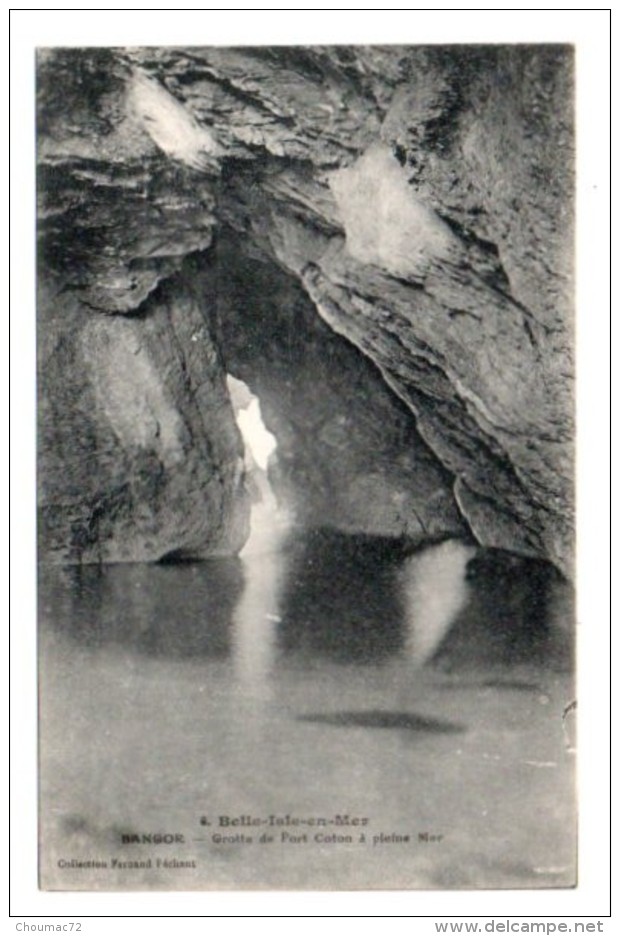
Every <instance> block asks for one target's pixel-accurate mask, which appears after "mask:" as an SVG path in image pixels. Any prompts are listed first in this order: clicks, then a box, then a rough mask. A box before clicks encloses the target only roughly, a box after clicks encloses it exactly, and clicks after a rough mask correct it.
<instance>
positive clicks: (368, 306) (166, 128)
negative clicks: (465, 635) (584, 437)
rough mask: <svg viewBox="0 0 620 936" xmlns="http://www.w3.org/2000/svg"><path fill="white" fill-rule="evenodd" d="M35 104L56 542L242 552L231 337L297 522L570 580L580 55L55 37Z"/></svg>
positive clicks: (121, 549)
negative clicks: (468, 535)
mask: <svg viewBox="0 0 620 936" xmlns="http://www.w3.org/2000/svg"><path fill="white" fill-rule="evenodd" d="M39 91H40V105H39V163H40V177H39V179H40V181H39V192H40V200H41V207H40V221H39V233H40V238H41V248H40V258H41V277H40V278H41V282H42V285H43V287H44V292H45V296H44V298H43V299H42V301H41V316H40V335H41V345H42V348H44V349H45V348H47V347H48V346H49V348H50V349H51V351H50V353H49V354H48V353H47V352H45V350H44V352H43V358H44V360H45V362H46V363H45V364H44V365H42V368H41V375H42V379H41V401H42V402H41V407H42V418H41V427H42V428H41V432H42V437H43V441H42V445H41V458H40V478H41V507H42V511H43V517H44V522H43V524H42V530H43V532H44V537H43V543H44V552H49V551H53V552H54V553H55V554H56V555H58V556H61V557H62V558H73V559H77V560H81V561H85V560H89V559H96V558H104V559H110V558H154V557H156V556H160V555H162V554H164V553H167V552H171V551H174V550H177V549H181V550H187V551H189V552H192V553H193V552H196V551H198V552H199V553H200V554H208V553H211V552H212V551H218V550H221V549H223V548H226V546H227V547H228V548H230V549H234V548H235V546H236V545H237V546H238V544H239V542H240V541H241V539H242V532H240V531H241V528H242V527H243V517H242V515H243V510H242V511H241V514H239V515H238V519H237V520H235V519H234V517H233V514H234V511H233V509H232V505H233V504H234V503H235V502H237V501H238V500H239V498H240V497H242V494H241V493H240V492H241V481H240V479H239V477H238V473H236V467H235V465H236V459H237V458H238V453H239V441H238V438H237V434H236V431H235V428H234V426H233V425H232V414H231V411H230V407H229V406H228V405H227V403H226V400H225V398H224V391H223V376H222V368H221V365H220V363H219V354H220V353H222V354H224V356H225V357H226V358H227V359H230V368H231V370H232V371H233V373H234V372H235V369H236V370H237V371H238V376H240V377H242V378H243V379H246V378H247V381H248V383H250V385H252V384H254V385H255V386H254V387H253V389H255V391H256V392H258V393H259V395H260V396H261V400H262V399H263V396H264V412H265V414H266V416H267V419H268V421H269V422H270V423H271V427H272V431H274V432H275V433H276V435H278V437H279V438H280V440H281V444H282V449H281V454H282V455H283V467H284V473H285V475H286V479H287V483H288V484H289V485H291V486H292V488H294V490H295V493H296V497H297V499H298V500H299V502H300V504H302V507H303V509H302V513H305V514H312V512H313V511H314V512H316V514H317V515H318V516H322V515H323V514H325V513H328V512H329V504H330V503H331V504H332V506H333V509H332V522H333V523H334V525H339V526H341V527H342V528H345V529H356V530H361V531H364V530H366V531H372V532H382V533H399V534H400V533H406V534H407V535H412V536H414V537H416V538H417V537H419V536H431V537H435V536H441V535H446V534H453V533H455V532H459V531H461V530H462V529H463V528H464V527H465V528H468V529H469V530H470V531H471V532H472V533H473V535H474V536H475V538H476V539H477V540H478V541H479V542H480V543H482V544H484V545H487V546H491V547H497V548H502V549H506V550H509V551H514V552H518V553H522V554H524V555H530V556H537V557H542V558H546V559H549V560H551V561H552V562H554V563H555V564H556V565H557V566H558V567H559V568H560V569H562V570H563V571H564V572H565V573H566V572H568V573H570V571H571V566H572V548H573V503H572V501H573V498H572V493H573V480H572V465H573V457H572V439H573V425H572V377H573V363H572V357H571V352H572V324H571V323H572V317H571V292H572V272H571V245H572V185H573V181H572V165H573V159H572V147H573V132H572V56H571V52H570V50H568V49H566V48H563V47H555V46H532V47H524V46H514V47H504V46H497V47H495V46H493V47H450V48H442V47H436V48H415V47H413V48H405V47H403V48H400V47H387V48H374V47H364V48H358V47H356V48H346V47H339V48H290V49H289V48H276V49H266V48H263V49H236V50H235V49H220V48H218V49H204V48H189V49H188V48H183V49H175V48H157V49H131V50H105V49H104V50H101V49H97V50H88V49H83V50H79V49H78V50H50V51H46V52H45V53H42V54H41V56H40V61H39ZM235 247H238V258H237V259H236V260H235V258H234V257H233V258H232V259H231V251H232V253H234V249H235ZM189 255H192V265H191V270H192V271H200V270H202V269H204V270H206V271H209V270H211V271H213V270H214V269H215V270H216V271H218V270H219V273H217V275H216V285H217V289H216V290H215V294H214V291H213V281H214V280H213V274H212V272H211V273H207V275H206V280H205V283H206V285H205V286H204V291H203V292H200V290H201V289H202V287H201V286H200V285H199V283H200V280H199V277H198V273H197V272H196V277H195V279H194V280H192V283H193V285H192V286H191V298H188V295H187V291H188V289H190V284H189V279H188V276H189V274H188V272H187V271H188V267H186V266H184V258H186V257H187V256H189ZM248 258H250V259H248ZM276 267H279V268H280V273H279V276H280V279H279V280H278V277H277V276H276V275H275V272H274V271H275V269H276ZM261 269H262V270H263V271H264V270H266V269H270V270H271V271H272V272H271V274H270V275H269V276H268V277H266V278H265V277H263V278H262V280H261V272H260V271H261ZM180 270H182V273H181V274H180V278H178V277H177V278H176V279H175V276H177V274H178V271H180ZM242 274H243V275H242ZM217 276H219V281H218V280H217ZM244 277H245V279H244ZM253 277H256V279H257V282H258V283H259V284H263V285H261V286H260V288H261V289H262V288H263V286H264V284H267V285H268V287H269V289H270V290H271V289H274V290H275V292H274V295H273V297H270V296H266V295H264V293H263V294H260V292H259V290H258V289H257V294H256V297H255V300H256V301H254V302H252V303H251V304H250V298H251V280H252V278H253ZM240 283H241V286H242V288H241V286H239V284H240ZM227 284H230V288H227ZM235 284H236V285H235ZM276 296H277V297H278V299H279V300H281V301H279V302H278V303H276V299H275V297H276ZM308 297H309V299H310V300H311V301H312V303H313V306H311V305H310V303H309V302H308ZM235 300H238V303H237V304H235ZM270 301H271V303H272V311H271V314H270V313H269V305H270ZM276 304H277V308H276ZM213 306H216V311H217V316H216V318H217V324H216V325H213V321H214V320H213V316H214V315H215V310H214V308H213ZM172 310H175V311H174V312H173V311H172ZM313 310H316V312H318V315H320V317H321V319H322V320H323V322H324V323H326V324H327V326H329V330H328V329H326V328H325V327H323V326H322V324H321V323H320V322H318V321H313V320H312V313H313ZM110 313H116V315H115V317H113V318H111V317H110ZM118 313H122V314H123V316H125V317H119V315H118ZM213 328H215V332H214V331H213ZM200 329H204V336H205V337H204V340H203V339H201V340H200V341H199V342H196V343H192V336H193V335H195V334H203V332H201V331H200ZM179 334H181V338H178V336H179ZM214 334H215V335H216V338H215V342H216V344H217V345H218V347H214V345H213V340H214V339H213V336H214ZM337 336H340V338H338V337H337ZM250 339H251V341H250ZM188 342H189V343H188ZM252 342H254V343H255V347H254V350H252V348H251V347H249V345H250V344H251V343H252ZM196 345H197V347H196ZM352 346H355V347H352ZM137 347H140V348H142V349H143V351H141V352H140V354H142V355H144V358H142V357H140V354H139V355H138V361H140V363H139V364H137V365H135V360H134V362H133V363H134V365H135V366H130V363H129V361H130V355H131V357H133V358H134V359H135V357H136V355H134V354H133V352H132V351H131V350H130V349H131V348H137ZM287 348H288V350H287ZM257 349H260V353H258V351H257ZM356 349H357V350H356ZM360 352H361V355H363V356H365V357H366V358H368V362H365V361H364V357H363V356H360ZM371 362H372V363H371ZM129 373H130V374H131V378H130V379H129V378H128V377H127V374H129ZM244 374H245V377H244ZM175 375H176V376H175ZM296 380H299V384H296V383H295V381H296ZM154 386H158V387H159V390H158V391H155V390H154ZM295 387H297V389H296V390H295ZM197 388H198V390H199V391H200V392H198V390H197ZM386 388H388V389H386ZM336 399H340V400H341V402H342V405H341V407H340V408H338V407H337V406H336V405H335V403H334V401H335V400H336ZM120 400H123V401H124V404H126V407H125V405H123V406H121V405H120ZM162 400H165V401H166V406H165V407H164V404H163V403H162ZM95 401H96V402H95ZM102 401H107V402H102ZM153 401H155V402H153ZM168 406H169V407H170V408H171V409H170V411H169V410H168V409H166V407H168ZM106 407H107V408H106ZM162 407H163V409H166V414H167V415H164V413H163V412H162V411H161V410H162ZM153 408H154V409H155V411H156V414H157V415H156V416H153V415H152V412H151V411H152V410H153ZM171 412H174V413H175V414H176V415H175V416H174V417H173V416H171V415H170V413H171ZM190 413H191V416H190V415H188V414H190ZM409 414H411V415H410V416H409ZM339 418H340V419H341V421H340V422H338V419H339ZM342 419H344V422H342ZM156 423H157V424H159V425H160V426H162V427H164V428H160V429H159V435H158V434H157V430H156V429H155V428H154V427H155V424H156ZM181 425H183V426H184V427H185V428H184V429H183V431H181V429H180V428H179V427H180V426H181ZM149 426H150V427H151V429H149V428H148V427H149ZM188 426H189V428H187V427H188ZM151 430H152V431H151ZM304 439H305V440H306V441H305V443H304ZM171 440H174V441H171ZM309 440H310V441H309ZM304 446H305V447H304ZM170 452H175V453H177V454H176V455H175V456H174V458H177V456H178V458H179V461H174V458H173V457H172V456H171V455H170ZM179 453H182V457H181V456H180V455H179ZM317 455H318V456H319V458H320V459H321V462H322V463H321V464H320V465H316V461H315V458H316V456H317ZM144 459H146V461H144ZM149 459H151V460H152V461H153V462H154V463H156V465H157V466H159V467H157V469H156V470H154V469H153V468H152V465H151V462H149ZM311 461H312V467H309V466H310V462H311ZM147 462H148V465H147ZM141 478H142V479H143V480H144V481H145V479H146V478H149V479H150V480H149V482H148V484H146V481H145V484H146V488H148V486H149V484H150V485H155V486H156V487H157V485H159V487H158V489H157V491H156V492H154V491H151V490H150V489H149V490H146V488H145V489H144V490H142V488H141V486H140V485H141V482H140V479H141ZM157 479H159V480H157ZM348 482H350V483H349V485H348V486H349V488H350V491H351V494H350V498H349V501H347V496H346V494H347V484H348ZM117 489H119V490H121V489H122V490H125V491H126V490H128V489H129V490H131V496H129V495H127V494H125V495H123V497H124V499H122V498H121V500H120V501H119V503H120V506H119V507H116V506H115V504H116V501H115V497H116V496H117V495H116V494H114V492H116V491H117ZM113 495H114V496H113ZM302 495H303V496H302ZM119 497H120V495H119ZM433 498H435V500H433ZM198 504H200V508H199V507H198ZM395 504H397V505H398V508H397V509H396V510H395V511H393V512H391V511H392V506H393V505H395ZM391 505H392V506H391ZM434 505H437V506H436V507H435V506H434ZM188 507H189V510H188V509H187V508H188ZM431 516H432V518H433V522H432V523H429V518H430V517H431ZM93 517H94V518H95V519H93ZM154 517H155V518H156V519H154ZM99 518H101V519H99ZM76 530H77V531H81V532H77V533H76V532H75V531H76ZM235 530H236V531H237V532H235ZM84 531H86V532H84ZM76 542H77V545H75V544H76ZM125 544H127V545H125Z"/></svg>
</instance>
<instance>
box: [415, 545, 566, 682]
mask: <svg viewBox="0 0 620 936" xmlns="http://www.w3.org/2000/svg"><path fill="white" fill-rule="evenodd" d="M467 580H468V582H469V584H470V586H471V587H470V597H469V600H468V602H467V604H466V605H465V606H464V607H463V608H462V610H461V611H460V612H459V614H458V615H457V616H456V618H455V620H454V623H453V625H452V627H451V628H450V630H449V632H448V633H447V635H446V637H445V639H444V640H443V641H442V643H441V645H440V646H439V648H438V650H437V652H436V653H435V655H434V656H433V658H432V660H431V661H430V662H431V664H432V665H434V666H437V667H439V668H441V669H443V670H444V671H447V672H452V671H459V670H465V671H466V670H468V669H471V668H478V667H480V666H482V667H486V666H488V667H495V666H499V667H503V668H510V667H514V666H518V665H521V664H536V665H542V666H544V667H551V668H556V669H561V670H568V669H571V668H572V666H573V662H574V661H573V651H574V646H573V645H574V641H573V635H572V625H573V609H572V589H571V587H570V586H569V585H568V583H566V582H564V581H563V580H561V578H560V576H559V575H558V573H557V572H556V571H555V569H554V568H553V567H551V566H550V565H549V564H548V563H545V562H540V561H538V560H535V559H524V558H521V557H515V556H511V555H509V554H507V553H504V552H501V551H500V550H481V551H480V553H479V554H478V556H476V557H475V559H474V560H472V561H471V562H470V563H469V565H468V569H467ZM558 603H561V604H563V605H564V606H565V607H564V609H563V616H564V626H563V627H557V626H555V624H554V616H555V615H556V609H557V606H558ZM500 683H501V686H500ZM482 685H485V686H489V687H491V686H492V685H493V682H492V681H488V680H487V681H486V682H485V683H484V684H483V683H481V686H482ZM497 688H512V689H514V690H517V691H536V687H535V686H533V685H531V684H529V683H522V682H520V681H518V680H517V681H516V682H515V681H513V682H512V683H511V684H510V685H508V683H506V682H504V681H501V680H500V681H499V682H498V684H497Z"/></svg>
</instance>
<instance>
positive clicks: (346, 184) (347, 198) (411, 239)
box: [329, 143, 456, 277]
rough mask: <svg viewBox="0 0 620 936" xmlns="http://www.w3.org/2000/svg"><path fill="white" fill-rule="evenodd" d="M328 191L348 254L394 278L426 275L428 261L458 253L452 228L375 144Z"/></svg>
mask: <svg viewBox="0 0 620 936" xmlns="http://www.w3.org/2000/svg"><path fill="white" fill-rule="evenodd" d="M329 184H330V188H331V190H332V192H333V194H334V198H335V199H336V203H337V205H338V209H339V213H340V218H341V221H342V223H343V225H344V228H345V232H346V246H347V250H348V252H349V254H350V255H351V256H352V257H354V258H355V259H356V260H360V261H361V262H362V263H372V264H375V265H376V266H379V267H383V269H385V270H387V271H388V272H389V273H392V274H394V275H396V276H401V277H407V276H413V277H419V276H421V275H424V273H425V271H426V269H427V267H428V261H429V260H430V259H434V258H437V259H445V258H447V257H448V256H449V255H450V254H451V252H452V251H453V250H454V249H455V247H456V238H455V237H454V235H453V234H452V232H451V231H450V228H449V227H448V226H447V225H446V224H445V223H444V222H443V221H442V220H441V218H439V216H438V215H437V214H436V213H435V212H434V211H433V210H432V209H430V208H427V206H426V205H424V204H422V202H421V201H420V200H419V199H418V198H416V197H415V194H414V193H413V191H412V189H411V186H410V185H409V184H408V182H407V176H406V173H405V171H404V170H403V169H402V167H401V166H400V165H399V163H398V160H397V159H396V158H395V157H394V156H393V155H392V152H391V151H390V149H389V148H388V147H387V146H385V145H384V144H381V143H379V144H373V145H372V146H371V147H370V148H369V149H368V150H367V151H366V152H365V153H364V154H363V155H362V156H360V158H359V159H358V160H357V162H356V163H355V164H354V165H353V166H351V167H350V168H348V169H339V170H338V171H337V172H334V173H332V174H331V176H330V179H329Z"/></svg>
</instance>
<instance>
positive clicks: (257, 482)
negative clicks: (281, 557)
mask: <svg viewBox="0 0 620 936" xmlns="http://www.w3.org/2000/svg"><path fill="white" fill-rule="evenodd" d="M226 386H227V388H228V393H229V396H230V401H231V404H232V408H233V412H234V415H235V422H236V423H237V426H238V428H239V431H240V433H241V437H242V439H243V449H244V457H243V463H244V474H245V486H246V489H247V491H248V494H249V496H250V501H251V511H250V535H249V536H248V539H247V540H246V542H245V544H244V546H243V548H242V549H241V551H240V553H239V555H240V556H241V558H242V559H243V558H245V557H248V556H252V555H256V554H258V553H263V552H265V551H266V550H268V549H273V548H274V547H275V546H276V545H277V543H278V542H279V541H280V540H281V538H282V536H283V533H284V531H285V529H286V528H287V527H288V525H289V516H288V512H287V511H286V509H285V508H284V506H283V505H282V504H281V503H280V501H279V499H278V497H277V496H276V492H275V491H274V488H273V486H272V483H271V480H270V476H269V472H270V468H271V470H273V466H274V463H275V462H276V461H277V447H278V443H277V440H276V437H275V436H274V434H273V433H272V432H270V431H269V429H267V427H266V425H265V423H264V421H263V416H262V412H261V405H260V400H259V398H258V396H257V395H256V394H255V393H253V392H252V390H251V389H250V388H249V387H248V385H247V384H246V383H245V382H244V381H243V380H240V379H239V378H237V377H234V376H233V375H232V374H227V376H226Z"/></svg>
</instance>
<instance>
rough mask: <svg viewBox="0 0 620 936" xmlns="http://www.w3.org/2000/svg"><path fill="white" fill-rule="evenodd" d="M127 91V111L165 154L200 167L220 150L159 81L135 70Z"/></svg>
mask: <svg viewBox="0 0 620 936" xmlns="http://www.w3.org/2000/svg"><path fill="white" fill-rule="evenodd" d="M128 94H129V100H128V105H129V109H130V111H133V114H134V116H135V117H136V118H137V119H138V121H139V122H140V123H141V124H142V126H143V127H144V129H145V130H146V132H147V133H148V134H149V136H150V137H151V139H152V140H153V142H154V143H155V144H156V145H157V146H158V147H159V148H160V149H161V150H163V151H164V153H166V155H167V156H170V157H171V158H172V159H177V160H179V161H180V162H183V163H185V164H186V165H188V166H191V167H192V168H194V169H202V168H205V166H206V165H208V164H209V157H211V158H212V157H214V156H217V155H218V154H220V153H221V151H222V150H221V147H220V146H219V144H218V142H217V140H216V139H215V137H214V136H213V134H211V133H210V132H209V131H208V130H207V129H205V127H201V126H200V125H199V124H198V123H197V122H196V121H195V120H194V118H193V117H192V116H191V114H189V113H188V112H187V111H186V110H185V108H184V107H183V105H182V104H180V103H179V102H178V101H177V100H176V98H175V97H173V95H172V94H170V93H169V92H168V91H166V89H165V88H164V86H163V85H162V84H160V83H159V82H158V81H154V80H153V79H151V78H147V76H146V75H143V74H141V73H140V72H134V75H133V77H132V80H131V82H130V86H129V92H128Z"/></svg>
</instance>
